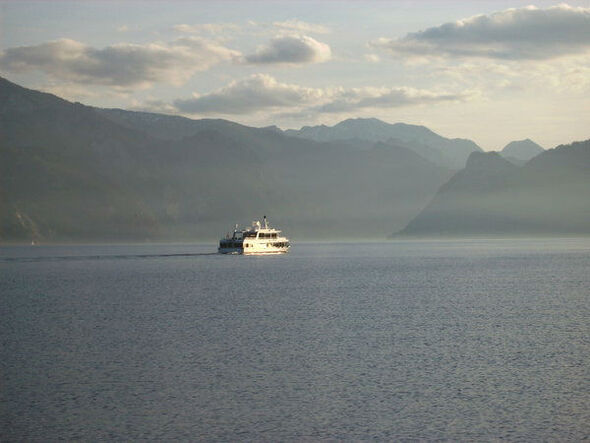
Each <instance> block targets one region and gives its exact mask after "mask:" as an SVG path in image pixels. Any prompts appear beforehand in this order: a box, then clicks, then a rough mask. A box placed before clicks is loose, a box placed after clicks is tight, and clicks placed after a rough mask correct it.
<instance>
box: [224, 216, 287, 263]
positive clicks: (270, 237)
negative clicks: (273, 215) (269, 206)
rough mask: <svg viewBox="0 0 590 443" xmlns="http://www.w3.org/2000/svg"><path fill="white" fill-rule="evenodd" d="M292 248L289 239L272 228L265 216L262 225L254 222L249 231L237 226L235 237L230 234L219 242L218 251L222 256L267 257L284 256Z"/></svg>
mask: <svg viewBox="0 0 590 443" xmlns="http://www.w3.org/2000/svg"><path fill="white" fill-rule="evenodd" d="M290 247H291V245H290V244H289V239H288V238H287V237H284V236H283V235H281V231H279V230H278V229H275V228H271V227H270V226H269V225H268V221H267V220H266V215H265V216H264V218H263V219H262V223H260V222H259V221H255V222H252V226H251V227H249V228H247V229H238V225H236V227H235V228H234V233H233V235H230V234H229V233H228V234H227V235H226V236H225V238H222V239H221V240H220V241H219V248H218V249H217V250H218V251H219V252H220V253H221V254H244V255H266V254H284V253H286V252H288V251H289V248H290Z"/></svg>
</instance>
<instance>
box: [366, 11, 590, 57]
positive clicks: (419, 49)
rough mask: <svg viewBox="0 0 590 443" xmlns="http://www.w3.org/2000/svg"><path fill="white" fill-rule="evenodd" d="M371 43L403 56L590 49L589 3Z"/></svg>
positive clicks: (501, 15)
mask: <svg viewBox="0 0 590 443" xmlns="http://www.w3.org/2000/svg"><path fill="white" fill-rule="evenodd" d="M370 45H371V46H373V47H376V48H381V49H385V50H388V51H390V52H391V53H392V54H394V55H396V56H400V57H421V56H444V57H477V58H488V59H504V60H547V59H553V58H557V57H561V56H566V55H572V54H580V53H586V52H588V51H590V8H574V7H571V6H568V5H565V4H561V5H559V6H554V7H551V8H548V9H538V8H536V7H534V6H528V7H525V8H520V9H507V10H505V11H501V12H497V13H494V14H490V15H478V16H475V17H471V18H468V19H464V20H459V21H456V22H454V23H445V24H443V25H441V26H437V27H433V28H428V29H426V30H424V31H420V32H415V33H410V34H407V35H406V36H405V37H403V38H400V39H387V38H381V39H378V40H376V41H373V42H371V43H370Z"/></svg>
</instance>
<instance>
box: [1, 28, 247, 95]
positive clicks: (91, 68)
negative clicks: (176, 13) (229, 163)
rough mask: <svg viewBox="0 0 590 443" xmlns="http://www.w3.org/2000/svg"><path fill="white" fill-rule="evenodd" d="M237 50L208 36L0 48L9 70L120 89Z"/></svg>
mask: <svg viewBox="0 0 590 443" xmlns="http://www.w3.org/2000/svg"><path fill="white" fill-rule="evenodd" d="M239 56H240V53H238V52H237V51H233V50H231V49H228V48H226V47H224V46H221V45H220V44H218V43H216V42H213V41H211V40H205V39H201V38H197V37H187V38H181V39H178V40H175V41H173V42H171V43H168V44H166V43H150V44H146V45H136V44H130V43H121V44H116V45H112V46H107V47H106V48H103V49H96V48H93V47H90V46H87V45H85V44H83V43H80V42H77V41H75V40H70V39H61V40H55V41H51V42H47V43H42V44H39V45H35V46H21V47H15V48H9V49H6V50H5V51H3V52H2V53H0V65H1V66H2V68H3V69H4V70H6V71H8V72H13V73H22V72H30V71H41V72H45V73H46V74H47V75H48V76H49V77H50V78H52V79H55V80H59V81H63V82H71V83H79V84H98V85H106V86H115V87H121V88H131V87H149V86H151V85H152V84H153V83H156V82H163V83H171V84H182V83H184V82H185V81H187V80H188V79H189V78H190V77H191V76H192V75H193V74H194V73H195V72H198V71H203V70H206V69H209V68H210V67H211V66H213V65H215V64H218V63H221V62H223V61H228V60H232V59H237V58H238V57H239Z"/></svg>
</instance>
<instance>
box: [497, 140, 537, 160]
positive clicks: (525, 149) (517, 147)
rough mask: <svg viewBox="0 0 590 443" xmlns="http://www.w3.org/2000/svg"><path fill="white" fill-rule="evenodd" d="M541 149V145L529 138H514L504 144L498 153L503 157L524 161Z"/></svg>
mask: <svg viewBox="0 0 590 443" xmlns="http://www.w3.org/2000/svg"><path fill="white" fill-rule="evenodd" d="M543 151H544V149H543V148H542V147H541V146H539V145H538V144H537V143H535V142H534V141H532V140H531V139H530V138H526V139H524V140H516V141H513V142H510V143H508V144H507V145H506V146H504V149H502V151H501V152H500V155H501V156H502V157H504V158H515V159H517V160H521V161H525V162H526V161H529V160H530V159H531V158H533V157H536V156H537V155H539V154H540V153H541V152H543Z"/></svg>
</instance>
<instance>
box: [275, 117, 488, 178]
mask: <svg viewBox="0 0 590 443" xmlns="http://www.w3.org/2000/svg"><path fill="white" fill-rule="evenodd" d="M285 133H286V134H287V135H291V136H294V137H302V138H306V139H310V140H315V141H323V142H335V141H342V140H350V139H357V140H368V141H372V142H393V143H396V144H397V145H401V146H404V147H406V148H407V149H411V150H413V151H415V152H417V153H418V154H420V155H421V156H422V157H424V158H426V159H428V160H430V161H432V162H434V163H436V164H438V165H441V166H445V167H448V168H451V169H461V168H463V167H464V166H465V161H466V160H467V157H468V156H469V154H471V153H472V152H474V151H481V148H480V147H479V146H477V145H476V144H475V143H474V142H472V141H471V140H465V139H459V138H456V139H448V138H445V137H442V136H440V135H438V134H436V133H434V132H433V131H431V130H430V129H428V128H426V127H424V126H416V125H408V124H405V123H395V124H389V123H385V122H383V121H381V120H378V119H375V118H368V119H364V118H357V119H349V120H344V121H342V122H340V123H338V124H337V125H335V126H331V127H330V126H325V125H321V126H304V127H303V128H301V129H299V130H292V129H291V130H287V131H285Z"/></svg>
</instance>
